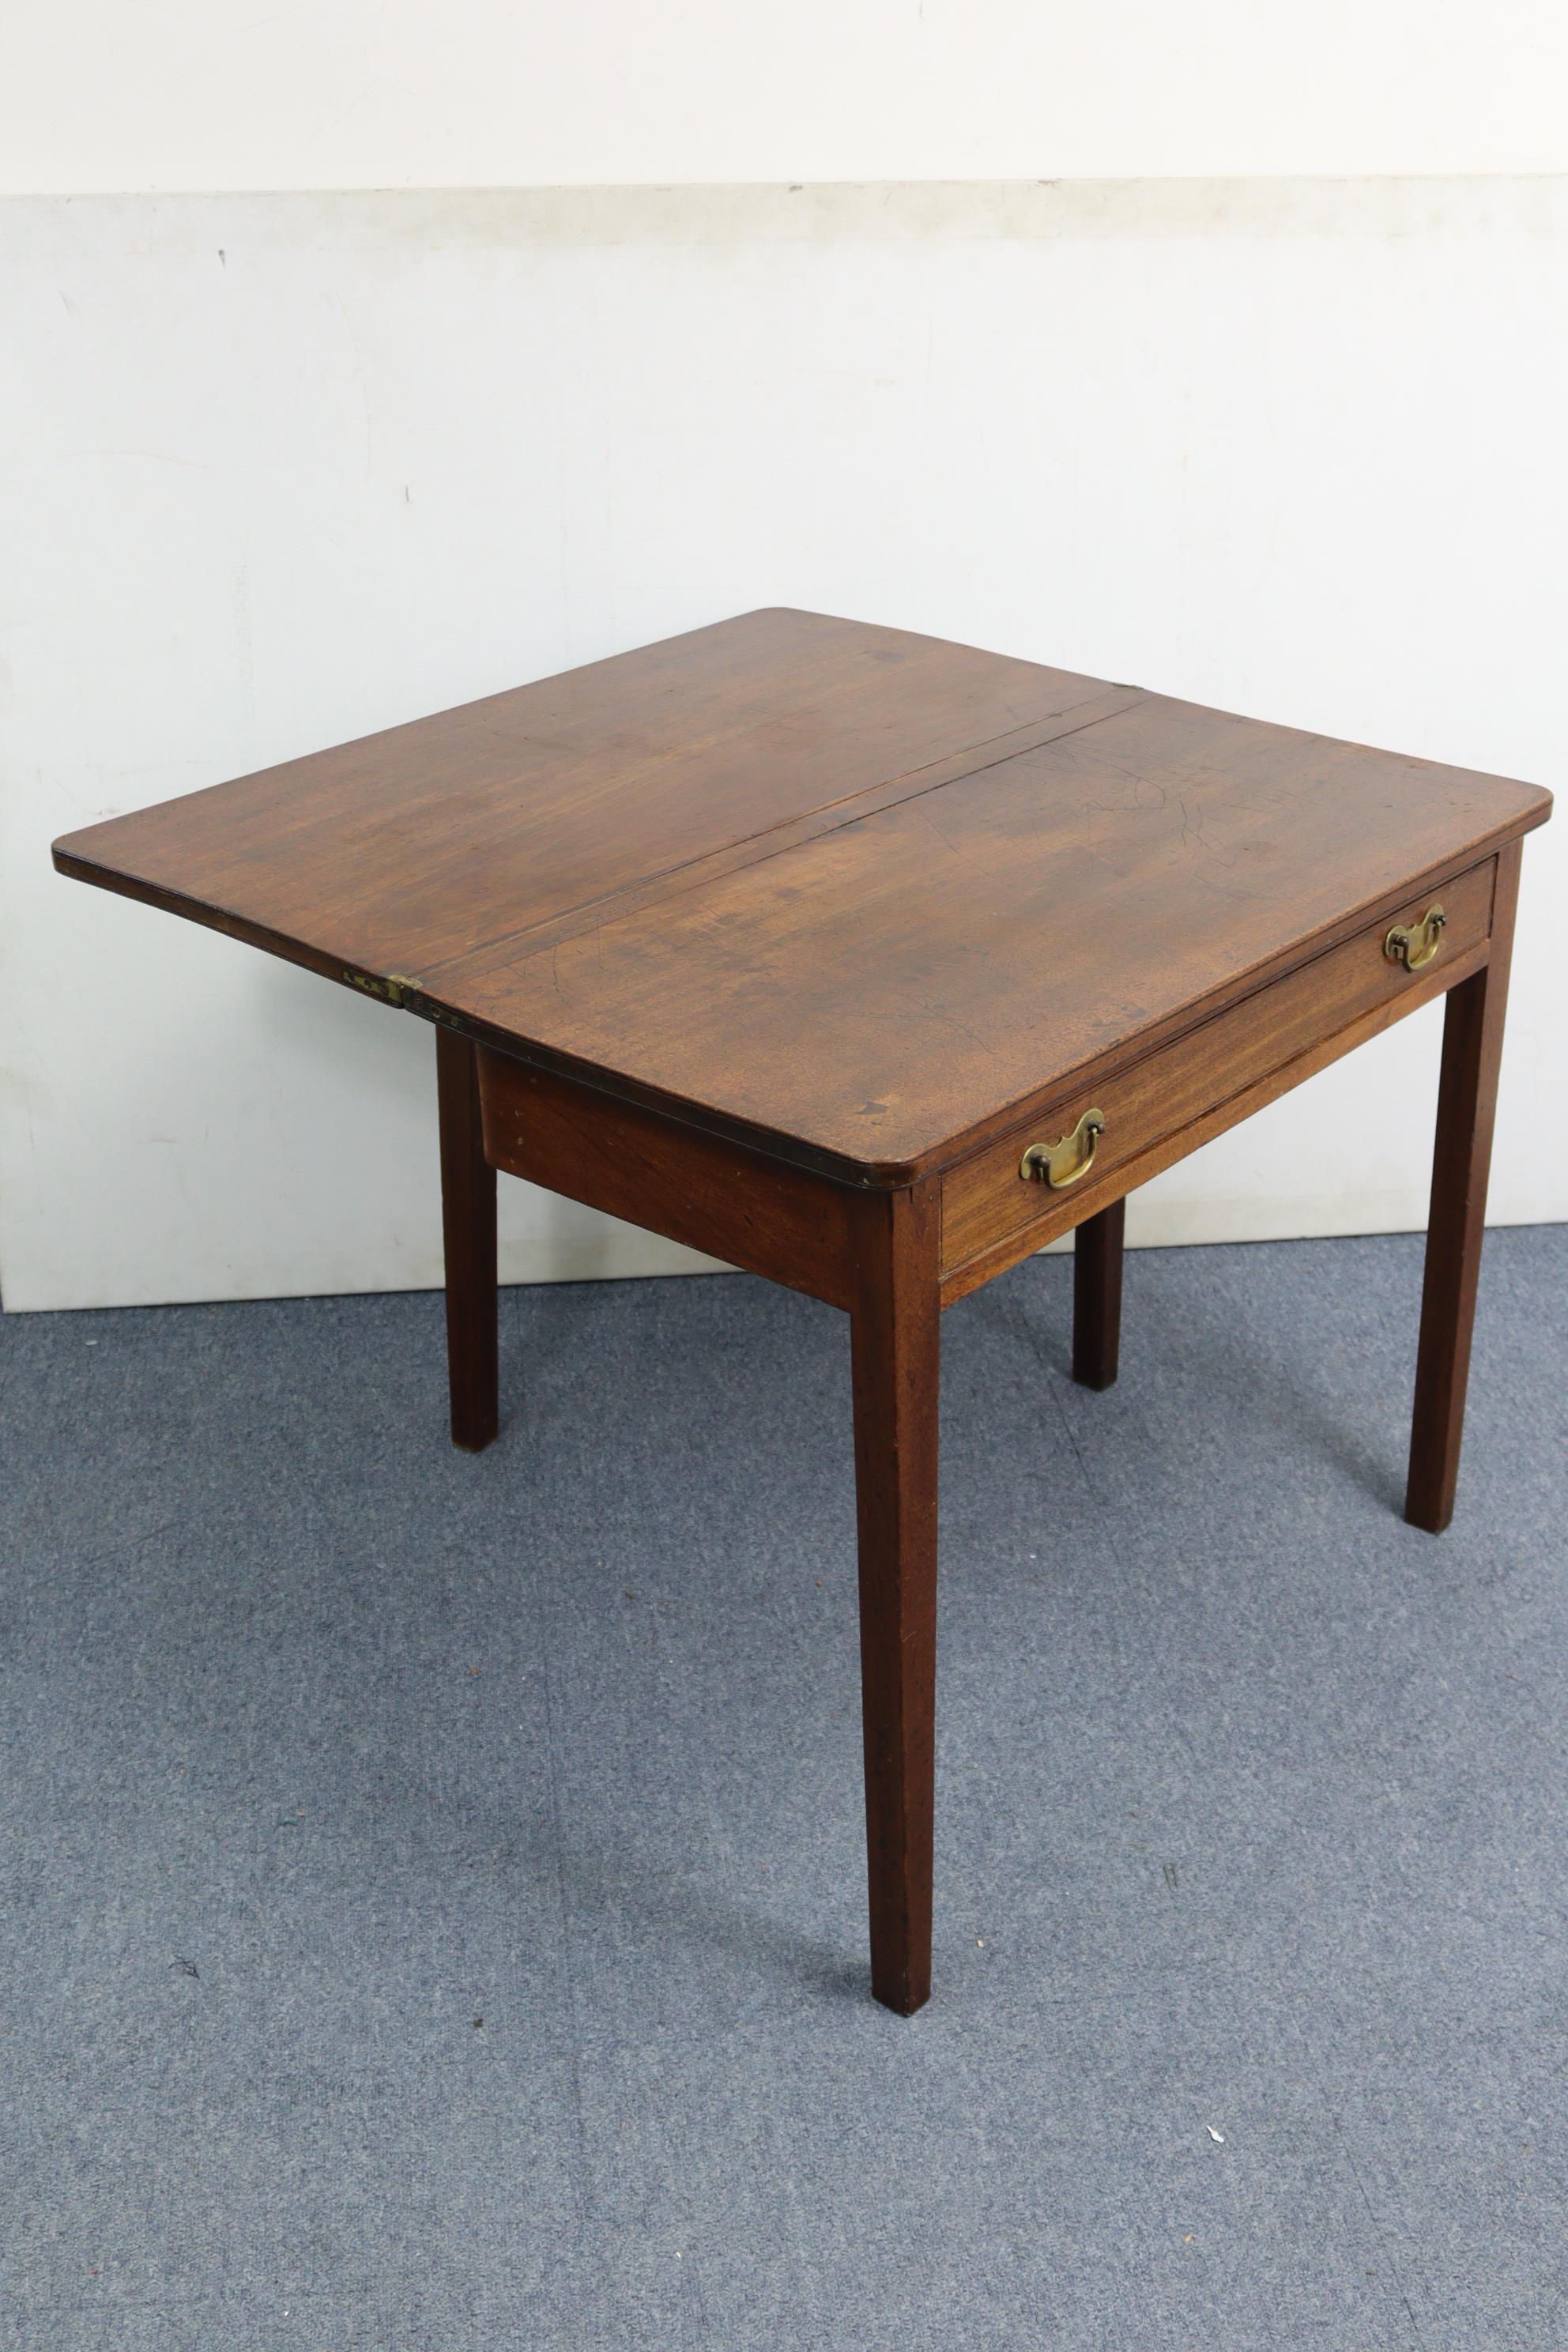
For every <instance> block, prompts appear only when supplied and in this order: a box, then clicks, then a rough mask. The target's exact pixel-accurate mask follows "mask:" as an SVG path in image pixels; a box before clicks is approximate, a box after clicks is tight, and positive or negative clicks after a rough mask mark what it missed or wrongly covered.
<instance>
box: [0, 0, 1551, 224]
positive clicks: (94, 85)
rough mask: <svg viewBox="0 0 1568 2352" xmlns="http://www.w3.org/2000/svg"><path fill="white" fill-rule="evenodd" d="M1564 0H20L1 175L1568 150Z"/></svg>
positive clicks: (510, 180) (1271, 159)
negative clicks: (671, 0) (130, 0)
mask: <svg viewBox="0 0 1568 2352" xmlns="http://www.w3.org/2000/svg"><path fill="white" fill-rule="evenodd" d="M1565 89H1568V15H1565V13H1564V11H1563V8H1562V6H1561V5H1560V0H1311V5H1302V0H1290V5H1284V4H1283V0H1182V5H1174V0H787V5H783V0H679V5H664V6H657V5H650V0H556V5H546V0H442V5H440V6H436V5H433V0H282V5H268V0H259V5H258V0H135V5H126V0H47V5H42V0H34V5H32V6H30V7H27V6H23V5H16V6H14V7H13V8H12V10H11V11H10V21H9V23H8V24H7V26H6V28H5V46H4V63H3V69H0V174H3V175H4V176H3V177H0V186H4V187H5V188H9V189H13V190H18V191H35V190H56V191H59V192H62V193H65V194H82V193H85V192H86V191H89V190H100V191H104V190H108V191H114V190H122V189H171V188H186V189H214V188H363V187H371V188H374V187H410V186H411V187H530V186H547V185H553V184H564V185H568V186H571V185H581V184H595V183H610V184H615V183H623V182H637V181H642V182H649V181H651V182H669V183H686V182H718V183H722V182H725V181H733V182H756V181H774V180H777V181H790V180H818V181H823V180H826V181H843V180H905V179H919V180H945V179H951V180H963V179H983V180H1005V179H1011V178H1019V179H1035V178H1045V177H1049V178H1062V177H1079V178H1081V177H1085V176H1102V177H1118V176H1122V177H1140V176H1141V177H1150V176H1158V175H1162V174H1203V173H1225V174H1231V175H1240V176H1245V175H1246V174H1247V173H1270V174H1274V173H1377V172H1397V173H1423V172H1425V173H1447V172H1458V173H1465V172H1553V171H1563V170H1564V169H1565V168H1568V105H1565V104H1564V90H1565Z"/></svg>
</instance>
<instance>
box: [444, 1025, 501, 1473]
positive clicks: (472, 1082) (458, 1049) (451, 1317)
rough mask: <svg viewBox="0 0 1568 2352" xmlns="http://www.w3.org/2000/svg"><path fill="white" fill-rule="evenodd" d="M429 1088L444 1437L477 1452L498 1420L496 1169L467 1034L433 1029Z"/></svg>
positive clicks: (476, 1065)
mask: <svg viewBox="0 0 1568 2352" xmlns="http://www.w3.org/2000/svg"><path fill="white" fill-rule="evenodd" d="M436 1092H437V1104H438V1107H439V1115H440V1125H441V1227H442V1234H443V1238H444V1240H445V1243H446V1253H447V1375H448V1380H449V1383H450V1388H451V1398H452V1443H453V1444H454V1445H460V1446H461V1447H462V1448H463V1449H464V1451H465V1452H466V1453H469V1454H478V1453H479V1452H480V1451H481V1450H482V1448H483V1447H485V1446H487V1445H488V1444H489V1442H490V1440H491V1438H493V1437H494V1435H495V1433H496V1431H497V1429H498V1427H499V1426H500V1416H499V1407H498V1368H497V1355H498V1338H497V1316H496V1172H495V1170H494V1169H493V1168H491V1167H490V1166H489V1163H488V1162H487V1160H486V1159H485V1146H484V1136H483V1133H482V1131H481V1129H480V1124H479V1056H478V1055H477V1053H476V1051H475V1048H474V1046H473V1045H472V1044H471V1043H470V1042H469V1040H468V1038H467V1037H463V1036H459V1035H458V1033H457V1031H456V1030H453V1029H437V1032H436Z"/></svg>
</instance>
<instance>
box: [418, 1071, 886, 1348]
mask: <svg viewBox="0 0 1568 2352" xmlns="http://www.w3.org/2000/svg"><path fill="white" fill-rule="evenodd" d="M461 1042H462V1041H461V1040H459V1043H461ZM479 1094H480V1099H481V1101H482V1104H483V1108H484V1134H485V1150H486V1151H487V1152H488V1154H489V1158H490V1160H491V1161H492V1162H493V1163H494V1165H495V1166H496V1167H497V1168H500V1169H503V1170H504V1171H506V1173H507V1174H508V1175H509V1176H521V1177H522V1178H523V1179H524V1181H526V1182H528V1183H531V1184H542V1185H543V1186H544V1187H545V1189H546V1191H548V1192H560V1193H563V1194H564V1196H565V1197H566V1199H568V1200H570V1201H581V1202H584V1203H585V1205H586V1206H587V1207H588V1208H590V1209H602V1210H603V1211H604V1212H605V1214H606V1215H607V1216H612V1217H620V1218H622V1219H623V1220H624V1221H625V1222H626V1223H627V1224H631V1225H643V1226H646V1227H647V1230H648V1231H649V1232H650V1233H656V1234H663V1235H664V1236H665V1238H666V1239H667V1240H668V1241H673V1242H683V1243H684V1244H686V1246H687V1247H688V1248H689V1249H700V1250H706V1251H708V1252H709V1253H710V1255H713V1256H715V1257H719V1258H721V1259H724V1260H725V1261H726V1262H727V1263H728V1264H729V1265H739V1266H743V1267H744V1268H745V1270H746V1272H747V1273H748V1274H763V1275H766V1276H767V1277H768V1279H769V1280H770V1281H771V1282H780V1283H783V1284H784V1285H785V1286H786V1287H788V1288H790V1289H792V1290H804V1291H805V1292H807V1293H808V1294H809V1296H810V1297H813V1298H823V1299H826V1302H827V1304H828V1305H829V1306H830V1307H848V1306H850V1305H851V1304H852V1303H853V1299H854V1296H855V1275H854V1253H853V1246H852V1230H851V1222H850V1220H851V1213H852V1210H853V1207H854V1195H853V1194H852V1193H851V1192H849V1191H848V1190H847V1188H846V1187H845V1186H844V1185H842V1184H835V1183H833V1182H831V1181H829V1180H828V1179H826V1178H825V1177H822V1176H816V1175H813V1174H812V1173H811V1172H810V1171H809V1170H806V1169H804V1168H795V1167H792V1166H790V1165H789V1163H788V1162H787V1161H784V1160H768V1159H765V1158H763V1155H762V1154H761V1153H760V1152H756V1151H752V1150H750V1149H749V1148H748V1147H747V1146H746V1145H744V1144H738V1143H731V1142H729V1141H727V1140H726V1139H723V1138H722V1137H719V1136H711V1135H708V1134H705V1133H704V1132H703V1131H702V1129H700V1128H694V1127H689V1126H687V1125H686V1124H685V1122H684V1121H682V1120H677V1119H668V1118H659V1117H658V1114H657V1113H656V1112H653V1111H650V1110H647V1109H645V1108H643V1107H642V1106H641V1105H640V1104H638V1103H627V1102H622V1101H621V1100H619V1098H618V1097H616V1096H615V1095H608V1094H605V1092H603V1090H602V1089H601V1088H599V1087H590V1086H585V1085H584V1084H583V1083H582V1082H581V1081H580V1080H578V1079H575V1078H566V1077H561V1076H557V1075H556V1073H555V1072H554V1071H552V1070H536V1069H532V1068H531V1067H530V1066H529V1065H528V1064H527V1063H525V1062H519V1061H516V1060H514V1059H513V1058H512V1056H511V1055H509V1054H499V1053H495V1052H492V1051H491V1050H489V1048H487V1047H481V1048H480V1049H479Z"/></svg>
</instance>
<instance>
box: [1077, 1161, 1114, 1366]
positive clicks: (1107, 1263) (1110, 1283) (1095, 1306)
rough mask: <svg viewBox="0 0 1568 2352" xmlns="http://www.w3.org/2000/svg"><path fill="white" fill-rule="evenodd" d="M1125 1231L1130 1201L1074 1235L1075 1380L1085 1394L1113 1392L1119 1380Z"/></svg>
mask: <svg viewBox="0 0 1568 2352" xmlns="http://www.w3.org/2000/svg"><path fill="white" fill-rule="evenodd" d="M1126 1226H1127V1203H1126V1201H1125V1200H1121V1201H1112V1202H1111V1203H1110V1207H1109V1208H1108V1209H1101V1210H1100V1213H1099V1214H1098V1216H1093V1217H1086V1218H1085V1219H1084V1221H1083V1223H1082V1224H1081V1225H1079V1228H1078V1230H1077V1231H1076V1232H1075V1234H1073V1244H1072V1247H1073V1279H1072V1376H1073V1378H1074V1380H1075V1381H1079V1383H1080V1384H1081V1386H1083V1387H1084V1388H1086V1389H1108V1388H1110V1387H1111V1386H1112V1385H1113V1384H1114V1382H1115V1380H1116V1373H1117V1367H1118V1364H1119V1362H1120V1360H1121V1250H1122V1240H1123V1236H1124V1234H1125V1232H1126Z"/></svg>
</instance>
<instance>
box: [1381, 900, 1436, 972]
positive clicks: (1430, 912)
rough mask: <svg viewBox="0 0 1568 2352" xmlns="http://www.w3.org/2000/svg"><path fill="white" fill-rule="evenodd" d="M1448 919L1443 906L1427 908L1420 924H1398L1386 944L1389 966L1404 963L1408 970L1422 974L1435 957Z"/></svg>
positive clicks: (1384, 944)
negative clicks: (1424, 966)
mask: <svg viewBox="0 0 1568 2352" xmlns="http://www.w3.org/2000/svg"><path fill="white" fill-rule="evenodd" d="M1447 919H1448V918H1447V915H1446V914H1445V913H1444V912H1443V909H1442V908H1441V907H1428V908H1427V909H1426V913H1425V914H1424V915H1423V916H1422V918H1421V920H1420V921H1419V922H1418V923H1410V924H1399V923H1395V925H1394V929H1393V930H1391V931H1390V933H1389V934H1388V937H1387V938H1386V939H1385V940H1384V943H1383V952H1384V955H1385V956H1386V957H1387V958H1388V961H1389V962H1390V963H1402V964H1403V965H1404V966H1405V971H1420V969H1421V967H1422V965H1423V964H1427V963H1430V962H1431V961H1432V959H1433V957H1434V956H1435V955H1436V952H1437V941H1438V940H1439V939H1440V938H1441V937H1442V932H1443V926H1444V924H1445V923H1446V922H1447Z"/></svg>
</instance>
